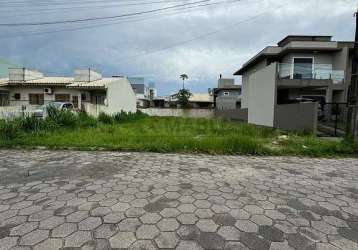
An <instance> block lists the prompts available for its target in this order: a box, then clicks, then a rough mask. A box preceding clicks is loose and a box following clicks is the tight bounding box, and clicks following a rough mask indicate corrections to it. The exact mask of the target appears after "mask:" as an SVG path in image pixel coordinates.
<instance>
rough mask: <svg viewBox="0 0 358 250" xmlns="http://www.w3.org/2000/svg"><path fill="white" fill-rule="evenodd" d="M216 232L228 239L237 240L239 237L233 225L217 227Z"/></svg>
mask: <svg viewBox="0 0 358 250" xmlns="http://www.w3.org/2000/svg"><path fill="white" fill-rule="evenodd" d="M218 234H219V235H221V236H222V237H223V238H224V239H225V240H228V241H231V240H232V241H235V240H236V241H238V240H239V239H240V231H239V230H237V229H236V228H235V227H230V226H223V227H221V228H220V229H219V231H218Z"/></svg>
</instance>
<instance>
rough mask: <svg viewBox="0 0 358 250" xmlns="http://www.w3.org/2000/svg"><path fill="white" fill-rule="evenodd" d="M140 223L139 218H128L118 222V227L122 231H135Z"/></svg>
mask: <svg viewBox="0 0 358 250" xmlns="http://www.w3.org/2000/svg"><path fill="white" fill-rule="evenodd" d="M140 225H141V222H140V221H139V220H138V219H137V218H128V219H124V220H122V221H121V222H120V223H119V224H118V228H119V230H120V231H124V232H135V231H136V230H137V228H138V227H139V226H140Z"/></svg>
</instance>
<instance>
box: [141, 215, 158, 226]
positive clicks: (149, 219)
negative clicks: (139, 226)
mask: <svg viewBox="0 0 358 250" xmlns="http://www.w3.org/2000/svg"><path fill="white" fill-rule="evenodd" d="M139 219H140V220H141V222H142V223H144V224H155V223H157V222H158V221H159V220H160V219H161V216H160V215H159V214H156V213H145V214H144V215H142V216H141V217H140V218H139Z"/></svg>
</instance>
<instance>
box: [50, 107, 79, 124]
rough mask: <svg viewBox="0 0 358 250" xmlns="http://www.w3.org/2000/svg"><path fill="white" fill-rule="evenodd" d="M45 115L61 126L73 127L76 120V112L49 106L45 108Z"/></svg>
mask: <svg viewBox="0 0 358 250" xmlns="http://www.w3.org/2000/svg"><path fill="white" fill-rule="evenodd" d="M47 115H48V117H47V119H48V120H50V121H53V122H54V123H56V124H57V125H59V126H61V127H62V126H63V127H75V126H76V124H77V121H78V117H77V116H76V114H74V113H72V112H71V111H69V110H59V109H57V108H55V107H51V106H49V107H48V108H47Z"/></svg>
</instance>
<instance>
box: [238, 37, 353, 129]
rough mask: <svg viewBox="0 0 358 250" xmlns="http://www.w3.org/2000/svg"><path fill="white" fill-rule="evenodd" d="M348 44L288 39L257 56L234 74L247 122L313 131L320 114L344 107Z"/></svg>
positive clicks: (349, 59)
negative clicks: (331, 105)
mask: <svg viewBox="0 0 358 250" xmlns="http://www.w3.org/2000/svg"><path fill="white" fill-rule="evenodd" d="M353 45H354V43H353V42H337V41H332V37H331V36H287V37H285V38H284V39H283V40H281V41H280V42H278V44H277V46H268V47H266V48H265V49H263V50H262V51H261V52H259V53H258V54H256V55H255V56H254V57H252V58H251V59H250V60H249V61H247V62H246V63H245V64H244V65H243V66H242V67H241V68H240V69H239V70H238V71H237V72H235V73H234V75H241V76H242V97H241V107H242V108H244V109H248V122H249V123H253V124H258V125H265V126H271V127H278V128H282V129H294V130H297V129H299V130H300V129H301V130H309V131H314V130H315V127H316V124H315V122H316V120H317V112H319V109H323V108H324V106H325V104H326V103H344V102H347V96H348V89H349V85H350V78H351V68H352V57H351V50H352V49H353ZM310 100H314V101H316V103H312V102H311V103H309V102H307V101H310ZM317 110H318V111H317Z"/></svg>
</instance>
